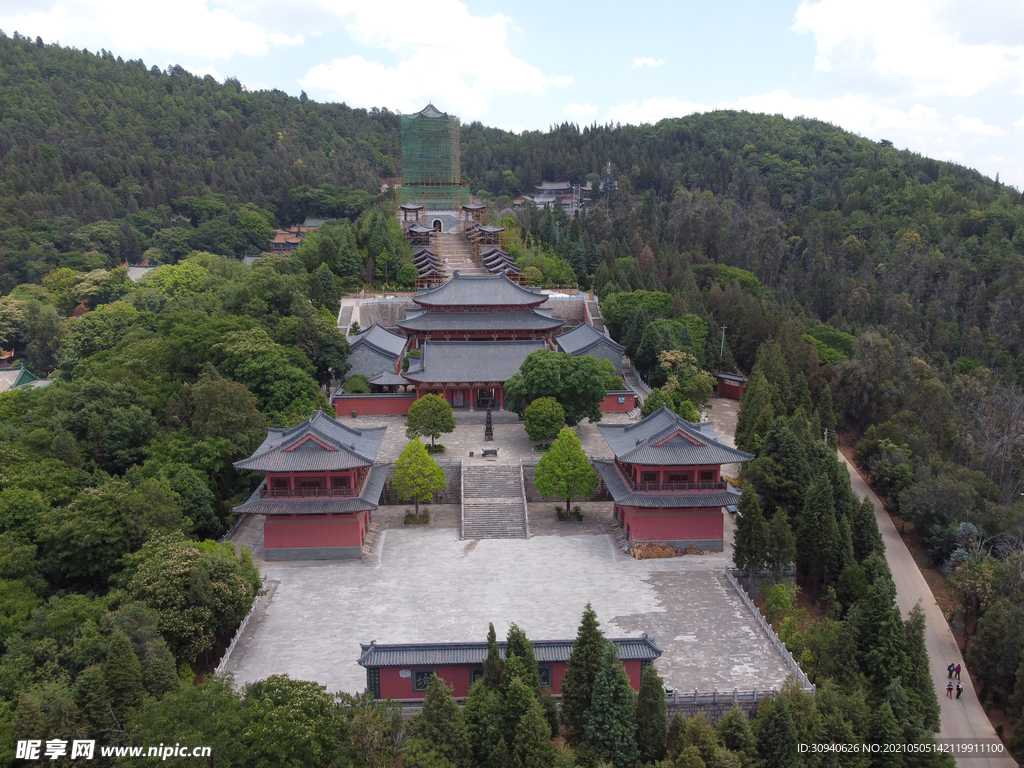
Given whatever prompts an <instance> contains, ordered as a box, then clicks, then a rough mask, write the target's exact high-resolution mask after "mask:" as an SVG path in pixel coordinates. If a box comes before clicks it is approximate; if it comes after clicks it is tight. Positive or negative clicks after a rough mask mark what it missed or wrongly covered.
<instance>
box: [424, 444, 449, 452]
mask: <svg viewBox="0 0 1024 768" xmlns="http://www.w3.org/2000/svg"><path fill="white" fill-rule="evenodd" d="M444 451H445V448H444V446H443V445H441V444H440V443H438V444H437V445H428V446H427V453H444Z"/></svg>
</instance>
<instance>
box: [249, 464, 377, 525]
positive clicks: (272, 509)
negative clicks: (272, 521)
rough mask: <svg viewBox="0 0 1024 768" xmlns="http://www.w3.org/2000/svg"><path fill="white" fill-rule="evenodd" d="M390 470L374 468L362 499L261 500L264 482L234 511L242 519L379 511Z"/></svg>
mask: <svg viewBox="0 0 1024 768" xmlns="http://www.w3.org/2000/svg"><path fill="white" fill-rule="evenodd" d="M390 469H391V465H390V464H375V465H374V466H372V467H370V473H369V475H368V476H367V478H366V482H365V484H364V485H363V491H362V493H361V494H360V495H358V496H337V497H334V498H330V499H261V498H260V491H261V490H263V488H264V487H265V486H266V482H264V483H261V484H260V487H259V488H257V489H256V490H255V491H253V492H252V495H251V496H250V497H249V498H248V499H247V500H246V501H245V503H244V504H242V505H241V506H238V507H235V510H234V511H235V513H237V514H239V515H337V514H341V513H345V512H362V511H363V510H367V509H371V510H372V509H377V505H378V504H379V503H380V493H381V491H382V490H384V481H385V480H387V477H388V471H389V470H390Z"/></svg>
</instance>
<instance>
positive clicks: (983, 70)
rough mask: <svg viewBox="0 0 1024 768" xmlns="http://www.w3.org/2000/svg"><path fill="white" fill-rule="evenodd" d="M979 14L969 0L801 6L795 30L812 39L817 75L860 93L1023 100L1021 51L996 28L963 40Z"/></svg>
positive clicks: (836, 0)
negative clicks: (1008, 95) (990, 94)
mask: <svg viewBox="0 0 1024 768" xmlns="http://www.w3.org/2000/svg"><path fill="white" fill-rule="evenodd" d="M977 12H978V4H977V3H976V2H970V3H968V2H967V0H946V1H945V2H941V3H936V2H933V0H901V1H900V2H892V1H891V0H819V2H812V1H811V0H803V2H801V3H800V6H799V7H798V8H797V12H796V18H795V21H794V24H793V30H794V31H795V32H800V33H811V34H813V35H814V40H815V44H816V47H817V53H816V56H815V61H814V67H815V69H816V70H818V71H820V72H832V73H835V74H837V75H841V76H843V77H845V78H847V79H849V80H851V81H853V82H857V83H860V84H861V87H871V88H872V89H882V90H886V91H889V92H900V93H904V94H911V95H916V96H924V95H939V94H942V95H948V96H959V97H967V96H974V95H976V94H978V93H981V92H985V91H998V90H1016V91H1017V92H1019V93H1024V45H1020V44H1016V45H1014V44H1007V43H1006V40H1005V36H1004V35H1003V34H1002V30H999V29H998V25H995V26H996V28H995V29H993V30H992V31H991V32H990V33H989V34H987V35H986V34H984V30H981V29H978V28H977V26H974V27H972V28H971V30H970V34H969V35H961V33H960V29H961V27H962V25H963V24H965V23H967V22H968V21H969V20H970V19H972V18H973V17H974V16H976V15H977ZM965 39H969V40H970V42H966V41H965ZM1018 39H1019V38H1018Z"/></svg>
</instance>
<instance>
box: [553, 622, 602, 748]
mask: <svg viewBox="0 0 1024 768" xmlns="http://www.w3.org/2000/svg"><path fill="white" fill-rule="evenodd" d="M605 645H606V643H605V639H604V634H603V633H602V632H601V625H600V623H599V622H598V620H597V613H595V612H594V609H593V608H592V607H591V606H590V603H587V607H586V608H584V609H583V616H582V618H581V619H580V626H579V628H578V629H577V630H576V641H575V642H574V643H573V645H572V651H571V652H570V654H569V665H568V667H567V669H566V670H565V677H563V678H562V685H561V688H562V711H561V714H560V719H561V723H562V731H563V733H564V734H565V741H566V743H567V744H569V746H576V745H578V744H579V743H580V742H582V741H583V740H584V738H585V733H584V727H585V724H586V716H587V712H589V711H590V702H591V699H592V698H593V695H594V681H595V680H596V679H597V675H598V673H600V671H601V666H602V665H603V663H604V653H605Z"/></svg>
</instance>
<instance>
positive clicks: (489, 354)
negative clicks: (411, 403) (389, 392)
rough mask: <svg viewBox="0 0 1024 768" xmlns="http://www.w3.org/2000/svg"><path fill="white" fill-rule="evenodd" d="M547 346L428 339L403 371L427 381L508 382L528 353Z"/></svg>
mask: <svg viewBox="0 0 1024 768" xmlns="http://www.w3.org/2000/svg"><path fill="white" fill-rule="evenodd" d="M546 348H547V346H546V345H545V344H544V342H543V341H425V342H423V345H422V347H421V348H420V349H421V352H422V356H421V357H420V358H419V359H418V360H417V359H416V358H409V361H410V365H409V370H408V372H406V373H404V374H402V375H403V376H405V378H407V379H409V380H410V381H415V382H423V383H424V384H460V383H465V382H481V383H483V382H504V381H508V380H509V379H510V378H512V374H514V373H516V371H518V370H519V366H521V365H522V364H523V360H525V359H526V356H527V355H528V354H530V353H531V352H536V351H537V350H538V349H546ZM414 366H415V367H414Z"/></svg>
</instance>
